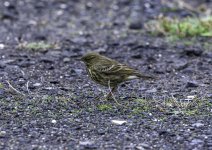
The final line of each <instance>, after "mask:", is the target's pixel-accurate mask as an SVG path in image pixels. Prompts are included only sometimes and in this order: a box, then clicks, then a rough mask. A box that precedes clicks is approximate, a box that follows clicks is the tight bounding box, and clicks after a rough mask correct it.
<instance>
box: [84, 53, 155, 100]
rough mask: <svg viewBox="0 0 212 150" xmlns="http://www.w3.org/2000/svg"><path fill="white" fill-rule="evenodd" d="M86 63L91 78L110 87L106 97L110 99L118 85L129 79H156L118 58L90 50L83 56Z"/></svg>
mask: <svg viewBox="0 0 212 150" xmlns="http://www.w3.org/2000/svg"><path fill="white" fill-rule="evenodd" d="M81 61H83V62H84V63H85V66H86V70H87V73H88V75H89V76H90V78H91V79H92V80H93V81H94V82H96V83H98V84H100V85H103V86H106V87H109V89H110V92H109V93H108V95H107V96H106V99H110V98H111V96H113V92H115V91H116V90H117V88H118V85H119V84H121V83H123V82H125V81H129V80H133V79H139V78H142V79H144V80H150V79H155V77H153V76H150V75H145V74H143V73H140V72H139V71H137V70H135V69H133V68H131V67H129V66H127V65H125V64H122V63H120V62H118V61H116V60H113V59H111V58H108V57H106V56H103V55H100V54H99V53H97V52H89V53H87V54H85V55H84V56H82V57H81Z"/></svg>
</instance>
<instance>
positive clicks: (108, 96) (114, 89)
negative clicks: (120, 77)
mask: <svg viewBox="0 0 212 150" xmlns="http://www.w3.org/2000/svg"><path fill="white" fill-rule="evenodd" d="M108 87H109V90H110V93H109V94H108V95H107V97H106V98H107V99H109V98H110V97H111V96H112V98H113V100H114V101H115V102H116V104H118V105H121V104H119V103H118V101H117V100H116V98H115V96H114V95H113V92H114V91H116V89H117V87H116V86H115V87H113V88H112V90H111V87H110V80H109V81H108Z"/></svg>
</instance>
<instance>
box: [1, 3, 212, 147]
mask: <svg viewBox="0 0 212 150" xmlns="http://www.w3.org/2000/svg"><path fill="white" fill-rule="evenodd" d="M189 4H190V5H191V6H193V7H196V6H199V5H201V4H202V5H205V6H208V8H212V3H211V1H207V0H205V1H204V0H201V1H192V2H191V1H189ZM168 7H169V6H168V5H166V4H162V2H160V1H156V0H155V1H150V0H143V2H142V1H139V0H132V1H130V0H120V1H117V0H107V1H98V0H91V1H83V0H76V1H66V0H37V1H33V0H20V1H15V0H7V1H6V0H2V2H1V3H0V35H1V36H0V83H1V84H0V149H27V150H29V149H108V150H109V149H111V150H112V149H138V150H144V149H164V150H166V149H167V150H171V149H176V150H177V149H212V127H211V125H212V116H211V113H212V83H211V81H212V69H211V68H212V51H211V47H205V43H209V44H211V42H212V40H211V38H210V37H208V38H207V37H197V38H196V39H195V41H194V42H193V43H192V44H191V45H187V44H185V40H188V41H192V40H193V39H191V38H188V39H182V40H179V41H177V42H170V41H168V40H167V39H166V37H163V36H153V35H150V34H149V33H147V32H145V31H144V30H143V24H142V21H143V22H146V21H148V20H151V19H154V18H156V17H157V16H158V15H159V14H163V15H166V16H178V17H186V16H191V13H190V11H187V10H186V9H179V10H177V11H173V12H170V11H169V12H165V11H162V10H165V8H168ZM36 41H44V42H46V43H51V44H55V45H56V46H55V47H53V48H49V49H47V50H43V51H41V50H29V49H27V48H25V47H24V46H22V47H20V43H24V42H28V43H30V42H36ZM89 51H96V52H100V53H101V54H102V55H105V56H107V57H110V58H113V59H116V60H117V61H120V62H122V63H125V64H128V65H129V66H131V67H133V68H135V69H137V70H139V71H141V72H143V73H147V74H151V75H154V76H155V77H157V79H156V80H154V81H144V80H133V81H129V82H126V83H124V84H122V85H120V87H119V90H118V92H117V93H114V95H115V97H116V100H117V101H118V102H119V103H120V105H118V104H117V103H116V102H115V101H113V100H111V101H106V100H104V95H105V94H106V93H107V92H108V89H107V88H105V87H102V86H100V85H97V84H96V83H94V82H93V81H91V80H90V78H89V77H88V75H87V73H86V70H85V66H84V64H83V63H82V62H80V61H79V58H80V57H81V56H82V55H84V54H85V53H87V52H89ZM191 97H192V98H191ZM190 101H191V102H190ZM184 103H186V104H187V103H188V104H191V106H187V107H181V106H180V104H184ZM112 120H124V121H126V122H125V123H123V124H122V123H120V124H117V123H114V122H113V121H112Z"/></svg>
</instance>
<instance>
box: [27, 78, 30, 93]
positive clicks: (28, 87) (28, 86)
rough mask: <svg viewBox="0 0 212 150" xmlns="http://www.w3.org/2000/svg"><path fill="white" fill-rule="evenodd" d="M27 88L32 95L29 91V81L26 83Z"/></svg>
mask: <svg viewBox="0 0 212 150" xmlns="http://www.w3.org/2000/svg"><path fill="white" fill-rule="evenodd" d="M26 88H27V92H28V94H30V90H29V81H27V83H26Z"/></svg>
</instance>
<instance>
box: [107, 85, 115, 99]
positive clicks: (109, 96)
mask: <svg viewBox="0 0 212 150" xmlns="http://www.w3.org/2000/svg"><path fill="white" fill-rule="evenodd" d="M109 90H110V92H109V93H108V95H107V97H106V98H107V99H110V98H111V96H112V98H113V97H114V95H113V93H114V92H115V91H116V90H117V87H113V88H112V89H111V88H110V86H109Z"/></svg>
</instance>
